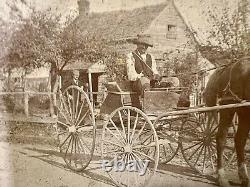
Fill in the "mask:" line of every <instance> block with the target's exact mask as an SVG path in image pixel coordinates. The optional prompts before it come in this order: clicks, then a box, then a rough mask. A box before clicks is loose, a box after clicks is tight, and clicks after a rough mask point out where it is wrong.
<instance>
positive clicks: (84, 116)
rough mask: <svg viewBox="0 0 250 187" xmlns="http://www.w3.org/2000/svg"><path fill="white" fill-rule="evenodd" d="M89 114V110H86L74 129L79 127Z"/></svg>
mask: <svg viewBox="0 0 250 187" xmlns="http://www.w3.org/2000/svg"><path fill="white" fill-rule="evenodd" d="M89 112H90V109H89V108H88V110H87V111H86V112H85V114H84V115H83V117H82V118H81V120H80V121H79V122H78V123H77V124H76V127H77V126H79V125H80V124H81V123H82V121H83V120H84V119H85V118H86V116H87V114H88V113H89Z"/></svg>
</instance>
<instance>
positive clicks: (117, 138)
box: [105, 127, 125, 145]
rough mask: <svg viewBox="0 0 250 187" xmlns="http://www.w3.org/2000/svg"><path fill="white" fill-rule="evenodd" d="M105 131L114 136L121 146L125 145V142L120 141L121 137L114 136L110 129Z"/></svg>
mask: <svg viewBox="0 0 250 187" xmlns="http://www.w3.org/2000/svg"><path fill="white" fill-rule="evenodd" d="M105 129H106V130H107V131H108V132H109V133H110V134H111V135H113V136H114V137H115V138H116V140H117V141H118V142H119V143H120V144H121V145H125V144H124V143H123V142H121V140H120V139H119V137H118V136H117V135H116V134H114V133H113V132H112V131H111V130H110V129H109V128H108V127H105Z"/></svg>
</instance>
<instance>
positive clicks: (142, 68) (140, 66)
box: [132, 52, 153, 78]
mask: <svg viewBox="0 0 250 187" xmlns="http://www.w3.org/2000/svg"><path fill="white" fill-rule="evenodd" d="M132 54H133V57H134V59H135V71H136V72H137V73H138V74H140V73H141V72H142V73H143V74H144V75H145V76H147V77H149V78H152V76H153V73H152V70H150V69H149V67H150V68H152V57H151V55H150V54H146V64H147V65H148V66H149V67H147V65H146V64H145V62H143V61H142V59H140V55H139V54H138V53H136V52H132Z"/></svg>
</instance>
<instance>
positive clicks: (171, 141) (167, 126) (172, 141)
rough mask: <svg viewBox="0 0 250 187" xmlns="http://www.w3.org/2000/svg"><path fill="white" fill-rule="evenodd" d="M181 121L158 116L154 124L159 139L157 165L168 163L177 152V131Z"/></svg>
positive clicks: (176, 118) (175, 118)
mask: <svg viewBox="0 0 250 187" xmlns="http://www.w3.org/2000/svg"><path fill="white" fill-rule="evenodd" d="M181 124H182V120H181V118H178V117H168V116H159V117H158V118H157V119H156V120H155V122H154V126H155V127H156V132H157V135H158V139H159V155H160V157H159V163H168V162H170V161H171V160H172V159H173V158H174V157H175V155H176V154H177V152H178V150H179V140H178V138H179V131H180V128H181Z"/></svg>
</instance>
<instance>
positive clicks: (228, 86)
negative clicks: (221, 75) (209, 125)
mask: <svg viewBox="0 0 250 187" xmlns="http://www.w3.org/2000/svg"><path fill="white" fill-rule="evenodd" d="M237 63H239V61H238V62H236V63H234V64H233V65H232V66H231V68H230V74H229V80H228V83H227V85H226V87H225V89H224V90H222V92H224V95H226V94H227V93H229V94H231V95H232V96H233V97H234V99H235V100H236V101H238V102H242V101H243V99H241V98H239V96H238V95H237V94H235V93H234V92H233V91H232V90H231V80H232V71H233V68H234V66H235V65H236V64H237Z"/></svg>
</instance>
